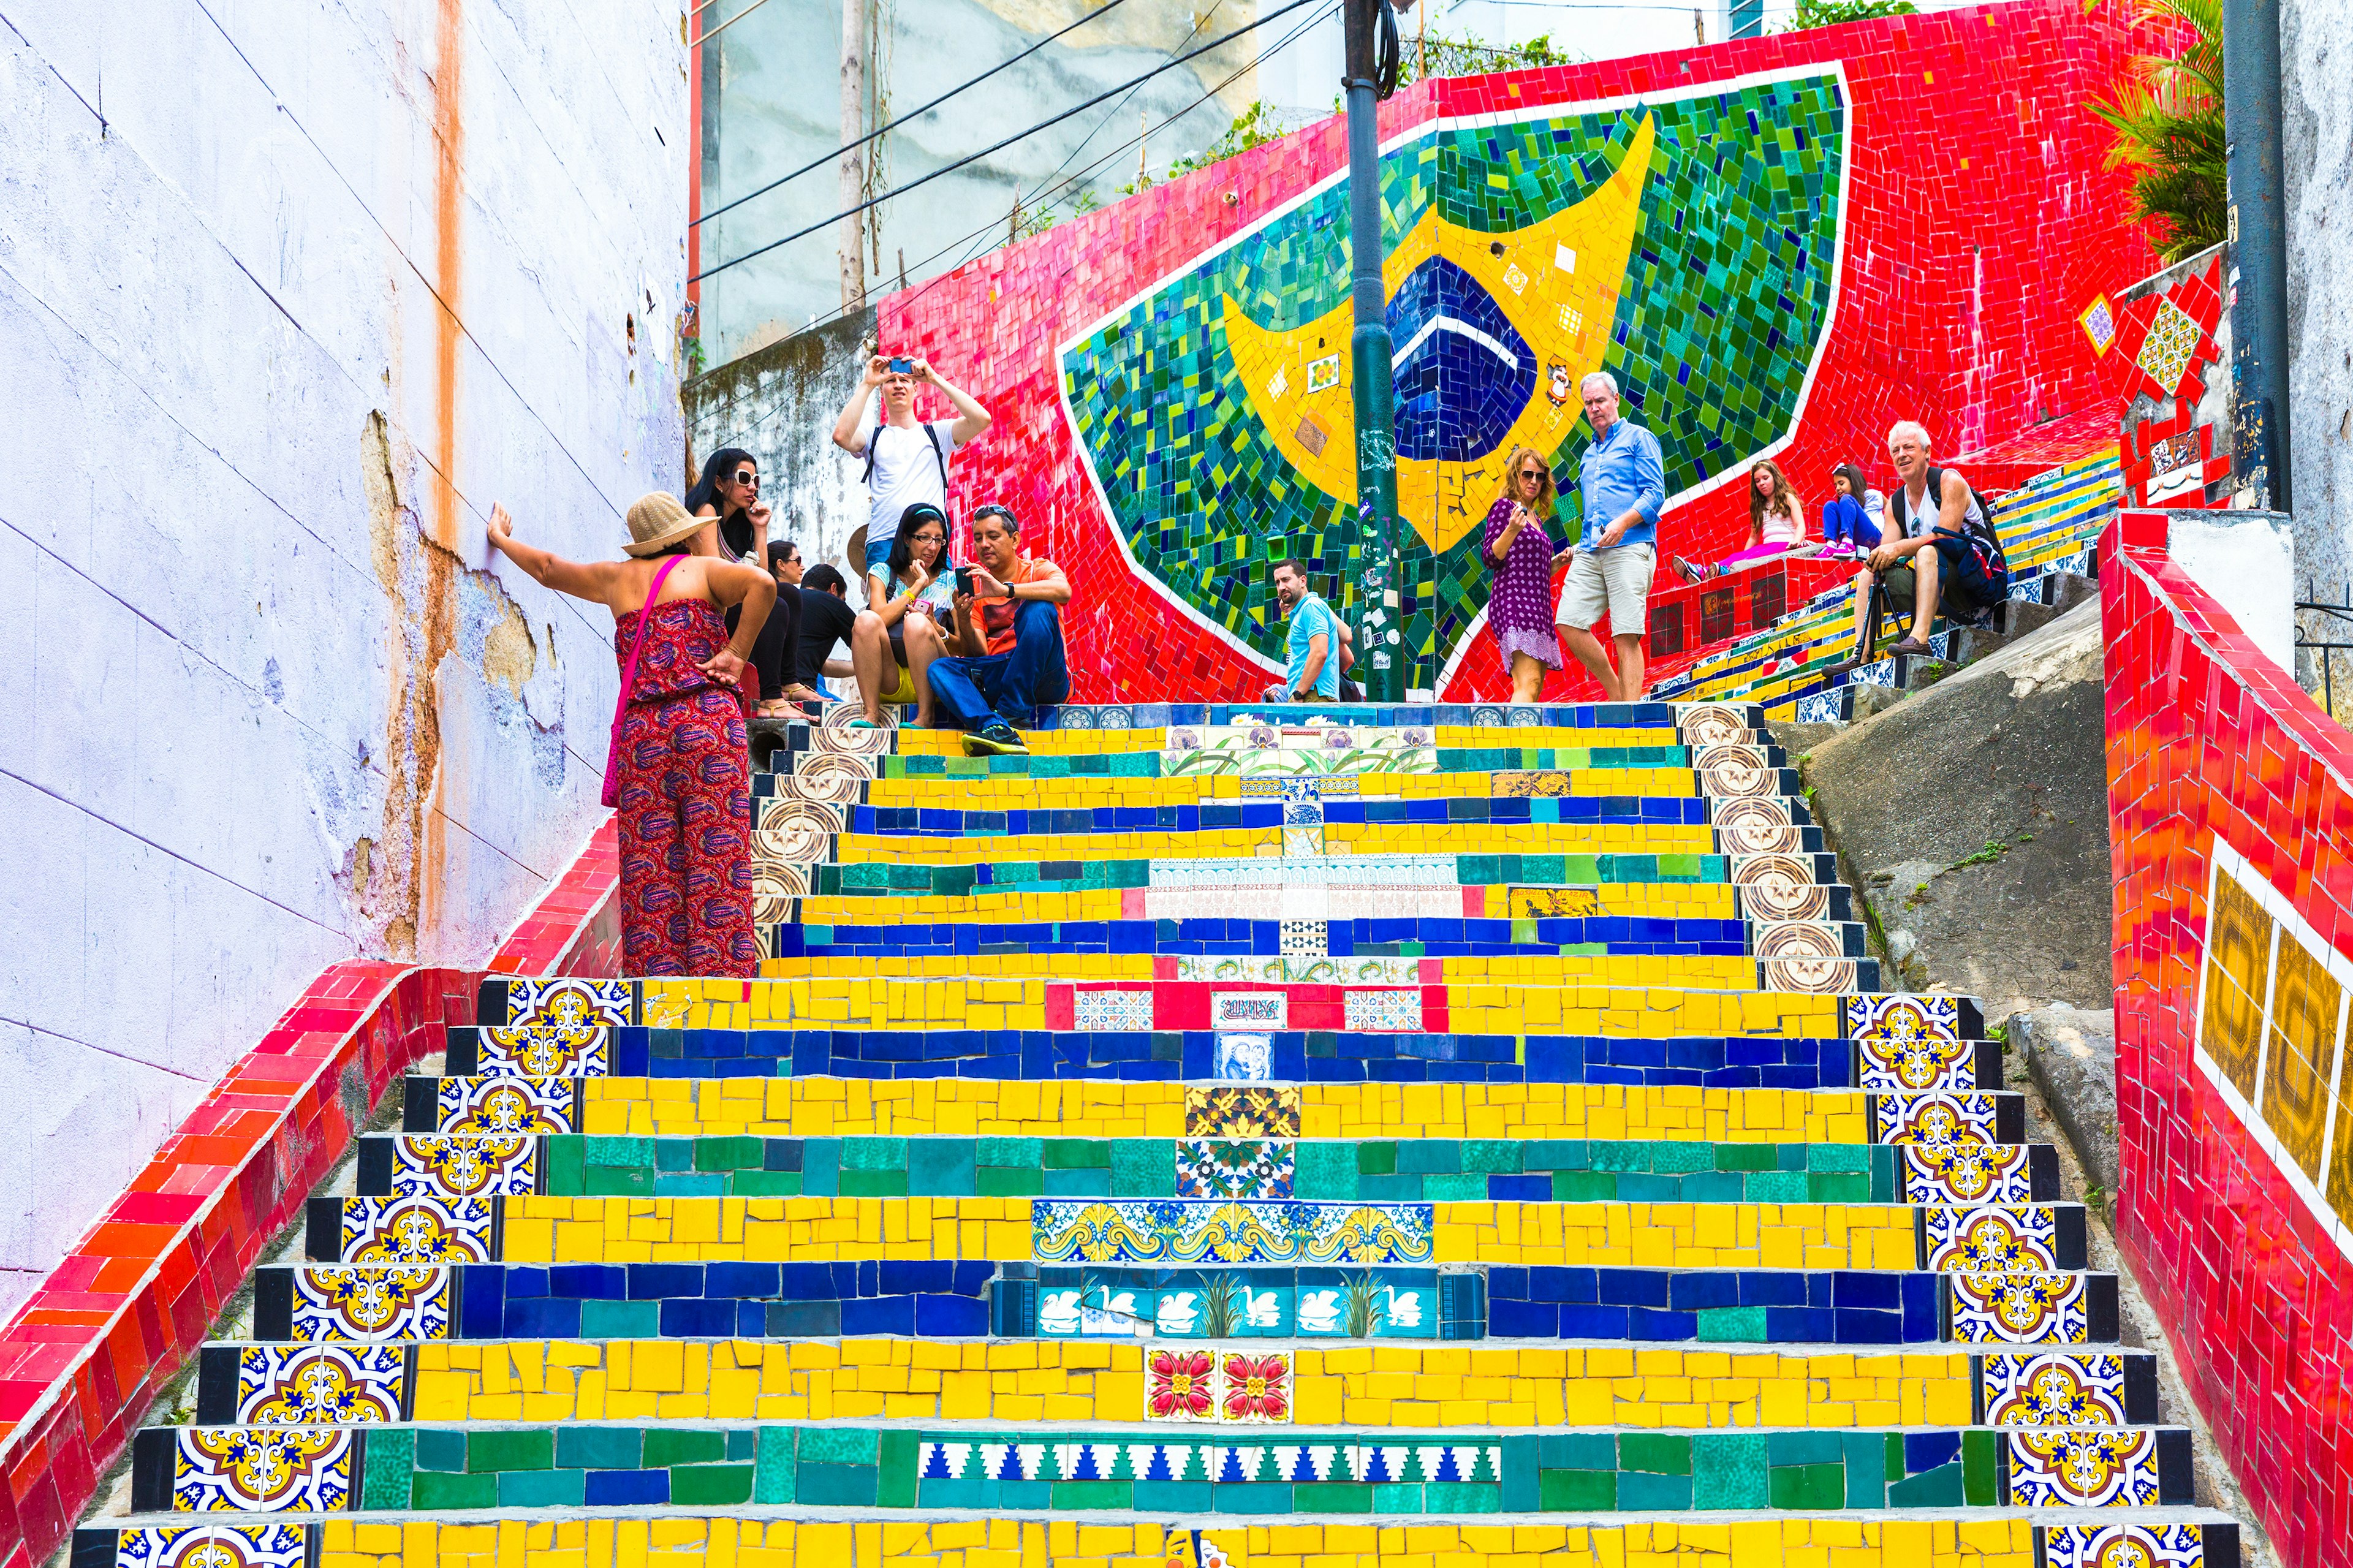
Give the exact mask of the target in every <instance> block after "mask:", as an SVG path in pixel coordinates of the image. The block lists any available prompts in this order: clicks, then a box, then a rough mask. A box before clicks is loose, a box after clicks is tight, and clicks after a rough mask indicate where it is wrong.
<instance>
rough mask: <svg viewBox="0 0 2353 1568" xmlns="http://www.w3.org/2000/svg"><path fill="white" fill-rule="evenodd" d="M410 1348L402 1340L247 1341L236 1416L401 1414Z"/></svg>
mask: <svg viewBox="0 0 2353 1568" xmlns="http://www.w3.org/2000/svg"><path fill="white" fill-rule="evenodd" d="M407 1369H408V1354H407V1351H406V1348H405V1347H403V1346H400V1345H356V1344H307V1345H245V1346H241V1347H240V1348H239V1349H238V1351H237V1422H238V1424H240V1425H243V1426H358V1425H364V1424H366V1423H370V1422H388V1421H398V1420H400V1419H401V1412H402V1410H403V1409H404V1408H405V1405H404V1404H403V1401H402V1395H403V1394H404V1392H405V1391H406V1386H407V1381H408V1377H407Z"/></svg>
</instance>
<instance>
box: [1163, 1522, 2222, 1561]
mask: <svg viewBox="0 0 2353 1568" xmlns="http://www.w3.org/2000/svg"><path fill="white" fill-rule="evenodd" d="M2214 1530H2221V1531H2229V1532H2230V1534H2231V1538H2232V1539H2231V1545H2230V1553H2229V1557H2228V1560H2227V1563H2228V1565H2229V1568H2236V1564H2237V1563H2238V1562H2239V1547H2238V1526H2237V1525H2235V1524H2225V1525H2207V1524H2197V1523H2192V1522H2189V1521H2173V1522H2169V1523H2139V1522H2135V1523H2129V1524H2050V1525H2045V1526H2043V1529H2042V1563H2043V1568H2225V1564H2224V1563H2223V1562H2222V1561H2221V1560H2218V1559H2217V1558H2214V1557H2210V1556H2209V1555H2208V1554H2207V1547H2208V1545H2209V1542H2208V1540H2207V1532H2208V1531H2214ZM1204 1568H1206V1565H1204Z"/></svg>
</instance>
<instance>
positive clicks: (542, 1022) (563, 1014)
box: [482, 976, 633, 1031]
mask: <svg viewBox="0 0 2353 1568" xmlns="http://www.w3.org/2000/svg"><path fill="white" fill-rule="evenodd" d="M482 1021H483V1022H484V1023H486V1024H495V1023H500V1022H504V1023H507V1024H510V1025H513V1026H522V1027H531V1026H544V1027H549V1028H554V1029H558V1030H561V1031H573V1030H578V1029H584V1028H587V1029H593V1028H607V1029H617V1028H621V1027H624V1026H627V1025H628V1024H629V1023H631V1022H633V1020H632V1019H631V1018H630V1016H629V983H628V981H626V980H582V979H576V978H573V977H569V976H567V977H565V978H561V979H554V980H525V979H520V978H518V979H512V980H509V981H508V982H507V1016H506V1017H505V1018H504V1019H503V1020H501V1019H496V1018H485V1019H483V1020H482Z"/></svg>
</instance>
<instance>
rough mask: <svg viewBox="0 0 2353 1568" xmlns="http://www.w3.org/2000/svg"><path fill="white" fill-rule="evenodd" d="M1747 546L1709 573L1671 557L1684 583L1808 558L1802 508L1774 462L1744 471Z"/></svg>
mask: <svg viewBox="0 0 2353 1568" xmlns="http://www.w3.org/2000/svg"><path fill="white" fill-rule="evenodd" d="M1748 474H1749V479H1748V543H1747V544H1746V546H1745V547H1744V548H1742V549H1741V550H1740V551H1739V552H1736V553H1735V554H1731V555H1727V556H1725V558H1724V559H1723V560H1721V561H1719V562H1717V563H1715V568H1714V570H1713V571H1711V570H1710V569H1708V568H1706V567H1703V566H1698V565H1694V563H1691V562H1689V561H1686V560H1684V559H1683V557H1682V556H1680V555H1678V556H1676V557H1675V571H1676V572H1677V573H1678V574H1681V575H1682V577H1683V581H1684V582H1686V583H1704V582H1705V581H1706V580H1707V579H1708V578H1709V577H1710V576H1718V577H1721V576H1725V575H1726V574H1731V573H1734V572H1740V571H1745V570H1746V569H1747V568H1749V567H1751V566H1755V565H1757V564H1758V563H1761V562H1766V561H1774V560H1778V559H1781V558H1783V557H1786V556H1792V555H1811V554H1812V553H1814V552H1815V550H1817V549H1818V548H1820V547H1819V546H1817V545H1814V544H1811V543H1810V542H1808V541H1807V539H1806V507H1805V503H1804V502H1803V501H1800V500H1799V499H1798V492H1797V491H1796V490H1793V489H1790V488H1789V479H1788V475H1786V474H1784V473H1782V472H1781V466H1780V465H1779V464H1778V463H1759V464H1757V466H1756V467H1755V468H1751V469H1749V470H1748Z"/></svg>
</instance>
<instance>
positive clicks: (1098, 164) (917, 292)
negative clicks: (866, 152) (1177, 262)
mask: <svg viewBox="0 0 2353 1568" xmlns="http://www.w3.org/2000/svg"><path fill="white" fill-rule="evenodd" d="M1338 15H1339V6H1338V5H1334V6H1333V7H1332V8H1331V9H1330V10H1328V11H1324V12H1321V13H1319V14H1317V15H1315V16H1310V17H1308V18H1307V19H1306V20H1305V21H1303V22H1302V23H1301V24H1300V25H1299V26H1296V27H1293V29H1292V30H1291V31H1290V32H1289V33H1286V34H1285V35H1283V37H1282V38H1280V39H1278V40H1277V41H1276V42H1275V43H1274V45H1273V46H1272V47H1270V48H1268V49H1266V50H1265V51H1264V52H1262V53H1261V54H1260V55H1259V57H1258V58H1257V60H1255V61H1253V62H1252V64H1251V65H1250V66H1244V67H1242V68H1240V70H1235V71H1232V72H1230V73H1229V74H1228V75H1227V76H1226V77H1225V79H1223V80H1221V81H1219V83H1218V84H1217V85H1216V86H1214V87H1212V88H1210V89H1209V90H1208V91H1207V92H1205V93H1203V94H1201V96H1200V97H1198V98H1197V99H1195V100H1193V101H1192V102H1190V103H1188V104H1187V105H1186V106H1185V107H1184V108H1182V109H1180V110H1176V113H1174V114H1171V115H1170V116H1168V118H1167V119H1166V120H1163V121H1161V122H1160V123H1159V124H1157V125H1155V126H1153V127H1152V128H1151V130H1150V131H1146V132H1141V133H1139V134H1137V135H1134V136H1131V137H1129V138H1128V139H1127V140H1126V141H1124V142H1121V143H1120V144H1119V145H1118V146H1116V147H1113V149H1112V150H1111V151H1109V152H1108V153H1104V154H1103V156H1102V157H1100V158H1097V159H1096V160H1095V161H1094V162H1093V163H1090V164H1088V165H1087V166H1086V167H1085V168H1083V169H1081V170H1080V171H1079V172H1078V173H1076V174H1072V175H1071V176H1070V177H1069V178H1067V179H1064V180H1062V181H1060V183H1059V184H1053V185H1051V186H1048V185H1040V186H1039V188H1038V191H1036V192H1034V193H1032V195H1054V194H1058V193H1060V192H1062V191H1066V190H1068V189H1070V188H1071V186H1072V185H1075V184H1078V183H1079V182H1080V181H1082V180H1083V179H1085V178H1086V177H1087V176H1088V175H1090V174H1093V173H1094V172H1095V171H1096V170H1098V169H1100V168H1102V167H1103V165H1104V164H1106V163H1110V162H1111V161H1112V160H1113V159H1114V158H1116V157H1119V156H1120V155H1121V154H1122V153H1125V152H1126V151H1127V150H1128V149H1129V148H1130V147H1133V146H1134V145H1135V144H1136V143H1137V142H1142V141H1144V140H1145V138H1146V137H1148V136H1150V135H1151V134H1152V133H1153V132H1159V131H1166V129H1167V128H1168V127H1169V126H1171V125H1174V124H1175V123H1176V121H1179V120H1182V119H1184V118H1185V116H1187V115H1188V114H1190V113H1192V112H1193V110H1197V109H1198V108H1200V107H1201V105H1203V104H1205V103H1207V102H1208V101H1209V100H1211V99H1213V98H1215V97H1217V96H1218V94H1219V93H1220V92H1223V91H1224V90H1225V89H1227V88H1229V87H1230V86H1232V85H1233V83H1234V82H1236V81H1238V80H1239V79H1240V78H1241V74H1242V71H1246V70H1249V69H1251V68H1252V66H1255V65H1258V64H1262V63H1263V62H1265V61H1267V60H1270V59H1271V58H1274V57H1275V56H1276V55H1277V54H1279V53H1281V52H1282V50H1283V49H1285V48H1287V47H1290V46H1291V45H1292V44H1294V43H1296V42H1297V41H1298V40H1299V39H1300V38H1302V37H1304V36H1306V34H1307V32H1308V31H1309V30H1310V29H1311V28H1313V27H1314V26H1315V25H1316V24H1317V23H1319V22H1323V21H1326V20H1328V19H1330V18H1331V17H1333V16H1338ZM1075 155H1076V154H1075V153H1074V154H1073V156H1075ZM1062 163H1063V166H1064V167H1068V166H1069V163H1070V159H1069V158H1065V159H1063V160H1062ZM1060 173H1061V170H1060V169H1057V170H1056V171H1055V174H1060ZM1046 177H1047V179H1049V180H1052V179H1053V178H1054V174H1049V175H1047V176H1046ZM996 228H997V220H996V219H995V218H991V219H989V220H988V222H987V223H985V224H983V225H981V226H979V227H978V228H976V229H974V230H973V231H972V232H971V233H970V234H967V235H964V236H962V237H958V238H955V239H952V240H950V241H948V242H947V244H945V245H944V246H942V247H939V248H938V249H937V250H934V252H932V253H931V255H929V256H927V257H924V258H923V259H922V260H921V261H918V262H916V263H915V266H916V267H917V268H919V269H920V268H925V267H928V266H930V265H931V264H932V263H933V262H934V261H937V260H938V259H939V258H941V257H943V256H945V255H946V254H947V253H948V252H949V251H951V250H954V249H955V248H956V247H958V246H969V245H971V244H972V242H973V241H975V240H976V239H979V238H981V237H983V236H986V235H988V234H992V233H994V232H995V231H996ZM976 254H977V252H976V251H972V250H967V251H966V252H965V255H964V256H963V257H962V258H960V259H958V260H957V262H956V263H955V266H954V267H951V268H947V269H946V270H944V271H942V272H939V273H936V274H934V276H932V277H930V278H927V279H924V280H923V282H921V283H919V284H917V285H916V286H915V287H914V289H912V290H911V291H909V292H908V295H907V298H906V300H904V301H903V302H902V305H901V307H900V308H901V309H902V310H903V309H905V308H907V307H908V306H911V305H913V303H914V302H915V301H916V300H920V299H922V298H923V296H924V295H925V294H927V293H929V292H930V291H931V290H932V289H933V288H934V286H935V285H937V284H940V283H944V282H945V281H946V280H947V279H950V278H953V277H955V274H956V272H957V270H958V269H959V268H962V267H964V266H965V264H966V263H967V262H969V261H970V260H971V259H972V258H973V257H974V256H975V255H976ZM863 308H864V307H862V306H861V307H859V309H861V310H862V309H863ZM857 313H858V312H857V310H852V309H850V308H849V307H847V306H844V307H840V308H838V309H836V310H832V311H830V312H828V314H825V315H821V316H817V317H813V318H812V319H811V320H810V321H809V323H808V325H807V326H806V327H803V328H802V329H801V331H804V332H811V331H817V330H818V329H819V328H820V327H829V326H831V325H833V323H834V322H836V321H845V320H847V319H848V318H849V317H850V316H852V315H855V314H857ZM783 408H784V405H783V404H782V403H778V404H776V405H773V406H771V407H770V408H769V410H768V412H767V413H765V414H763V415H761V416H759V417H758V418H757V419H754V421H753V422H752V423H751V425H750V426H747V427H746V428H745V430H744V436H743V437H738V439H739V440H741V439H744V437H749V435H750V434H751V432H752V431H754V430H757V429H758V428H759V427H760V426H763V425H765V424H766V423H767V422H768V421H769V420H770V419H772V418H774V417H775V416H776V415H777V414H778V413H779V412H781V411H782V410H783Z"/></svg>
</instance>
